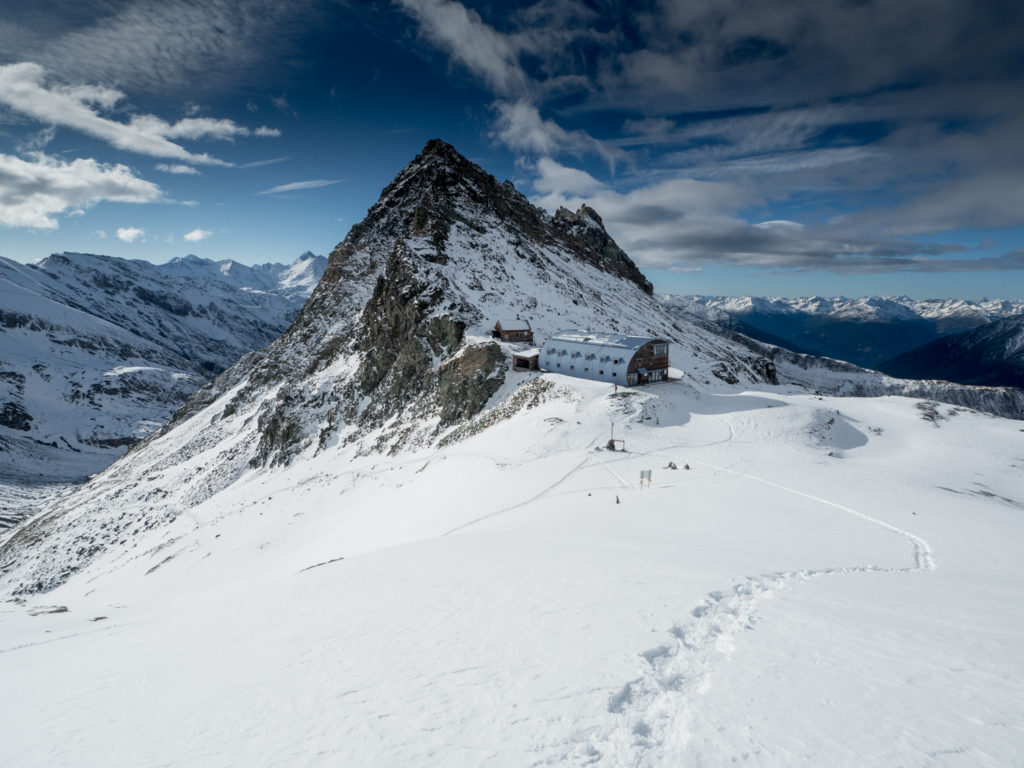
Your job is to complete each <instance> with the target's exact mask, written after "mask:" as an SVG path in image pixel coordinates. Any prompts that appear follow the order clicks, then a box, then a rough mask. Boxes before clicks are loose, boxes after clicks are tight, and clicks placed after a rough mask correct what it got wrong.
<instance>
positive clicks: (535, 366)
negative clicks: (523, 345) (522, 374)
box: [512, 349, 540, 371]
mask: <svg viewBox="0 0 1024 768" xmlns="http://www.w3.org/2000/svg"><path fill="white" fill-rule="evenodd" d="M512 370H513V371H537V370H540V350H539V349H528V350H526V351H525V352H513V353H512Z"/></svg>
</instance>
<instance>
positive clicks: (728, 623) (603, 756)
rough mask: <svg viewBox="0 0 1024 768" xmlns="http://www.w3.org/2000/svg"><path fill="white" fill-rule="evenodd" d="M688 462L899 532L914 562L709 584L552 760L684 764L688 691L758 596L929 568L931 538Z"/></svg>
mask: <svg viewBox="0 0 1024 768" xmlns="http://www.w3.org/2000/svg"><path fill="white" fill-rule="evenodd" d="M730 434H731V430H730ZM631 442H632V444H633V445H637V446H638V447H640V449H641V451H642V453H640V454H634V455H645V456H646V455H660V454H658V452H657V451H654V450H651V449H650V448H649V447H648V446H645V445H644V444H643V443H642V442H641V441H638V440H636V438H635V437H634V438H632V440H631ZM694 463H696V464H700V465H701V466H705V467H708V468H709V469H714V470H717V471H720V472H725V473H728V474H731V475H735V476H737V477H741V478H744V479H747V480H750V481H753V482H758V483H763V484H765V485H768V486H771V487H773V488H776V489H778V490H781V491H783V492H786V493H791V494H794V495H796V496H801V497H803V498H806V499H810V500H811V501H815V502H818V503H820V504H823V505H825V506H828V507H832V508H833V509H838V510H840V511H842V512H845V513H847V514H849V515H853V516H854V517H858V518H860V519H862V520H864V521H866V522H868V523H871V524H872V525H876V526H879V527H880V528H882V529H884V530H886V531H888V532H890V533H894V534H896V535H898V536H901V537H903V538H904V539H906V540H907V541H908V542H909V543H910V544H911V545H912V547H913V562H914V564H913V565H912V566H909V567H906V568H882V567H879V566H875V565H851V566H843V567H836V568H823V569H799V570H792V571H779V572H775V573H763V574H760V575H757V576H748V577H746V578H745V579H744V580H743V581H742V582H740V583H739V584H734V585H733V586H732V587H730V588H729V589H727V590H722V591H715V592H710V593H709V594H708V595H707V597H706V598H705V599H704V600H703V601H702V602H701V603H700V604H699V605H697V606H696V607H695V608H693V609H692V610H691V611H690V615H689V616H688V617H687V619H686V620H685V621H683V622H680V623H677V624H676V625H675V626H673V627H672V628H671V629H669V634H670V635H671V640H670V641H669V642H668V643H667V644H663V645H659V646H656V647H654V648H649V649H648V650H645V651H642V652H641V653H640V656H641V657H643V659H644V661H645V669H644V671H643V674H642V675H641V676H640V677H637V678H636V679H634V680H630V681H629V682H628V683H626V684H625V685H624V686H623V687H622V688H621V689H620V690H618V691H616V692H615V693H614V694H612V695H611V696H610V697H609V699H608V705H607V709H608V712H610V713H611V714H612V715H615V716H616V721H615V723H614V724H612V725H611V726H610V727H607V728H597V729H594V730H593V731H591V732H590V734H589V736H588V737H587V738H586V740H585V741H581V742H579V743H577V744H575V745H572V746H571V747H569V748H568V749H567V750H566V751H564V752H563V753H562V754H561V755H559V756H558V757H557V758H556V759H555V760H554V762H556V763H559V762H566V761H570V762H572V763H574V764H576V765H610V766H627V765H628V766H634V767H635V768H640V767H641V766H657V765H682V764H684V763H683V762H680V761H681V760H684V758H685V750H686V746H687V743H688V741H689V739H690V729H689V723H690V712H691V710H692V706H693V699H694V698H695V697H696V696H697V695H699V694H702V693H704V692H705V691H707V690H708V688H709V686H710V684H711V678H712V675H713V673H714V671H715V669H716V668H717V667H718V666H719V665H720V664H721V663H722V662H724V661H725V660H727V659H728V657H729V656H730V655H731V654H732V651H733V649H734V648H735V643H736V640H737V637H738V635H739V634H740V633H741V632H743V631H745V630H750V629H753V628H754V626H755V624H756V623H757V621H758V617H757V610H758V606H759V605H760V603H761V601H762V600H766V599H771V598H772V597H773V596H774V595H775V593H776V592H778V591H779V590H781V589H784V588H786V587H787V586H789V585H790V584H792V583H799V582H802V581H807V580H808V579H813V578H818V577H820V576H835V575H839V574H851V573H920V572H927V571H933V570H935V567H936V566H935V558H934V555H933V552H932V548H931V546H930V545H929V544H928V542H927V541H925V540H924V539H922V538H921V537H920V536H916V535H914V534H913V533H910V532H909V531H905V530H903V529H902V528H897V527H896V526H894V525H891V524H889V523H886V522H884V521H882V520H879V519H877V518H875V517H872V516H871V515H867V514H865V513H863V512H859V511H857V510H855V509H851V508H849V507H846V506H843V505H842V504H837V503H836V502H833V501H830V500H828V499H824V498H821V497H819V496H814V495H812V494H809V493H805V492H804V491H800V490H797V489H795V488H789V487H786V486H784V485H780V484H779V483H775V482H773V481H771V480H766V479H765V478H762V477H758V476H756V475H750V474H747V473H744V472H738V471H736V470H733V469H729V468H727V467H721V466H718V465H715V464H710V463H707V462H702V461H695V462H694ZM602 464H604V462H602ZM580 467H582V464H581V465H580ZM606 468H607V466H606ZM573 471H575V470H573ZM609 471H611V470H609ZM570 474H572V473H570ZM613 474H614V473H613ZM616 476H617V475H616ZM620 479H621V478H620ZM560 482H561V481H560ZM548 762H552V761H548Z"/></svg>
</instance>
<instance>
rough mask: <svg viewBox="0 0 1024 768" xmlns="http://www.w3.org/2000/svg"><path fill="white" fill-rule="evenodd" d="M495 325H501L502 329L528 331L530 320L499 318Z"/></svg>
mask: <svg viewBox="0 0 1024 768" xmlns="http://www.w3.org/2000/svg"><path fill="white" fill-rule="evenodd" d="M496 325H500V326H501V330H503V331H528V330H530V322H529V321H528V320H499V321H498V322H497V323H496Z"/></svg>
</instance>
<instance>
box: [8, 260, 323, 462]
mask: <svg viewBox="0 0 1024 768" xmlns="http://www.w3.org/2000/svg"><path fill="white" fill-rule="evenodd" d="M325 265H326V259H324V258H323V257H322V256H314V255H313V254H311V253H305V254H303V255H302V256H300V257H299V258H298V259H297V260H296V261H295V262H294V263H292V264H291V265H283V264H266V265H262V266H258V267H247V266H244V265H242V264H238V263H236V262H233V261H224V262H220V263H217V262H212V261H210V260H208V259H200V258H197V257H195V256H187V257H185V258H183V259H174V260H172V261H170V262H168V263H166V264H161V265H155V264H151V263H149V262H146V261H129V260H126V259H117V258H112V257H109V256H96V255H92V254H83V253H60V254H54V255H52V256H50V257H48V258H46V259H43V260H42V261H40V262H38V263H36V264H29V265H25V264H19V263H17V262H14V261H10V260H8V259H0V342H2V345H0V477H2V478H4V479H5V480H15V481H22V482H24V481H35V482H39V481H53V482H56V481H62V482H68V481H79V480H81V479H84V478H85V477H86V476H87V475H89V474H92V473H94V472H98V471H99V470H101V469H103V468H105V467H106V466H108V465H109V464H110V462H111V461H113V460H114V459H115V458H117V457H118V456H120V455H121V454H122V453H124V451H125V450H126V449H127V448H128V447H129V446H131V445H133V444H135V443H136V442H138V441H139V440H140V439H141V438H142V437H144V436H145V435H147V434H149V433H150V432H152V431H153V430H154V429H156V428H157V427H159V426H160V425H161V424H163V423H164V422H166V421H167V420H168V419H169V418H170V417H171V415H172V414H173V413H174V412H175V411H176V410H177V409H178V408H179V407H180V406H181V405H182V404H184V402H185V401H186V400H187V399H188V398H189V396H191V395H192V394H193V393H194V392H195V391H196V390H197V389H198V388H199V387H201V386H202V385H203V384H204V383H206V382H207V381H208V380H209V379H210V378H211V377H213V376H214V375H216V374H218V373H220V372H221V371H223V370H224V369H225V368H227V367H228V366H230V365H231V364H232V363H234V362H235V361H236V360H238V358H240V357H241V356H243V355H244V354H246V353H247V352H250V351H251V350H253V349H258V348H260V347H264V346H266V345H267V344H269V343H270V342H271V341H273V340H274V339H275V338H277V337H278V336H279V335H280V334H281V333H282V331H284V330H285V328H287V327H288V324H289V323H290V322H291V320H292V319H293V318H294V316H295V314H296V313H297V311H298V309H299V307H301V305H302V303H303V301H305V299H306V297H307V296H308V295H309V293H310V292H311V291H312V289H313V286H314V285H315V284H316V282H317V280H318V279H319V277H320V275H321V274H322V273H323V269H324V266H325Z"/></svg>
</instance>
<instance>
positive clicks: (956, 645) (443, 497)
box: [0, 374, 1024, 767]
mask: <svg viewBox="0 0 1024 768" xmlns="http://www.w3.org/2000/svg"><path fill="white" fill-rule="evenodd" d="M531 375H532V374H522V375H520V374H513V375H511V376H510V379H509V383H508V384H507V385H506V388H507V389H506V392H505V394H508V390H510V389H512V388H515V387H516V386H519V385H520V384H522V383H523V382H525V381H527V380H528V378H529V376H531ZM547 378H549V379H550V380H551V381H552V382H553V383H555V384H556V386H557V387H558V388H559V389H558V391H559V393H560V394H559V396H558V397H556V398H554V399H551V400H549V401H547V402H545V403H543V404H541V405H540V406H538V407H536V408H534V409H530V410H526V411H522V412H520V413H518V414H516V415H514V416H513V417H512V418H511V419H508V420H505V421H502V422H499V423H498V424H496V425H494V426H492V427H490V428H489V429H486V430H485V431H483V432H481V433H480V434H478V435H476V436H475V437H471V438H469V439H467V440H464V441H462V442H459V443H456V444H454V445H451V446H449V447H448V448H445V449H442V450H440V451H436V452H431V453H422V454H403V455H401V456H398V457H396V458H393V459H388V458H382V457H380V456H374V457H369V458H361V459H353V458H352V456H351V449H350V448H349V449H344V448H340V447H339V448H335V449H331V450H328V451H326V452H324V453H322V454H320V455H319V456H315V457H303V458H301V459H300V460H297V461H296V462H295V463H294V464H293V465H292V466H291V467H290V468H288V469H284V470H277V471H272V472H267V471H263V472H261V473H259V474H256V473H253V474H252V475H251V477H250V478H249V479H248V481H247V480H246V478H243V479H242V480H241V481H239V482H237V483H235V484H234V485H233V486H231V487H229V488H228V489H226V490H224V491H221V492H220V493H219V494H217V495H215V496H213V497H212V498H210V499H209V500H207V501H205V502H204V503H202V504H200V505H199V506H197V507H194V508H192V509H189V510H188V511H186V512H184V513H183V514H181V515H180V516H179V517H178V518H177V519H176V520H175V521H174V522H173V523H172V524H170V525H169V526H166V527H162V528H158V529H155V530H153V531H150V532H140V533H139V534H138V538H139V544H138V545H137V546H136V547H134V548H132V549H129V550H128V551H127V553H126V554H123V555H120V556H109V557H106V558H100V559H98V560H96V561H94V562H93V563H92V564H91V565H90V566H89V567H88V568H86V569H85V570H84V571H82V572H81V573H79V574H76V575H75V576H74V577H73V578H72V579H71V580H70V581H69V582H68V583H67V584H66V585H65V586H63V587H61V588H60V589H58V590H55V591H53V592H51V593H48V594H45V595H36V596H32V597H30V598H29V599H28V600H27V602H25V603H24V604H20V605H19V604H16V603H13V602H7V603H4V604H3V608H2V610H3V613H2V614H0V680H3V686H4V696H3V709H2V717H0V723H2V726H0V758H2V762H3V764H4V765H9V766H19V767H20V766H62V765H69V766H71V765H73V766H97V765H102V766H159V765H168V766H238V765H244V766H250V767H251V766H298V765H302V766H531V765H595V766H691V765H692V766H719V765H732V764H741V765H752V766H815V767H817V766H858V767H860V766H906V767H912V766H922V767H923V766H1014V765H1020V764H1021V756H1022V755H1024V652H1022V650H1024V600H1022V599H1021V595H1022V594H1024V567H1022V563H1024V557H1022V556H1024V479H1022V478H1024V433H1022V432H1021V427H1022V423H1021V422H1014V421H1009V420H1004V419H998V418H994V417H990V416H984V415H979V414H975V413H972V412H969V411H963V410H960V411H956V410H954V408H953V407H952V406H945V405H943V406H938V409H937V411H936V412H935V413H936V414H937V417H936V416H935V415H932V416H931V418H922V416H926V415H928V414H927V413H925V412H924V411H922V410H921V409H920V408H918V407H916V403H915V401H913V400H909V399H904V398H881V399H833V398H824V399H822V398H819V397H814V396H810V395H791V394H790V395H786V394H778V393H777V392H775V391H771V390H766V391H763V392H747V393H743V394H734V395H724V394H719V395H714V394H708V393H698V392H696V391H695V390H694V389H693V388H692V387H690V386H689V385H688V384H686V383H683V382H679V381H674V382H668V383H664V384H661V385H656V386H651V387H649V388H645V389H642V390H632V391H627V390H620V394H619V396H614V395H613V393H612V392H611V388H610V387H608V386H607V385H602V384H598V383H593V382H584V381H578V380H572V379H567V378H563V377H559V376H553V375H549V376H547ZM501 399H502V398H500V397H499V398H496V401H500V400H501ZM612 430H614V434H615V437H616V438H621V439H624V441H625V448H626V451H625V452H621V453H620V452H614V453H613V452H610V451H607V450H605V449H604V447H605V444H606V443H607V441H608V439H609V437H610V433H611V432H612ZM183 439H184V438H183ZM670 461H671V462H674V463H675V464H676V466H677V467H678V469H676V470H672V469H668V468H666V467H667V465H668V464H669V462H670ZM687 464H688V465H689V467H690V468H689V469H686V468H685V466H686V465H687ZM645 469H651V470H652V471H653V483H652V485H651V487H650V488H649V489H648V488H644V489H641V488H640V485H639V475H640V471H641V470H645ZM62 606H63V607H66V608H67V611H66V612H59V613H48V612H45V611H53V610H58V609H59V607H62Z"/></svg>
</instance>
